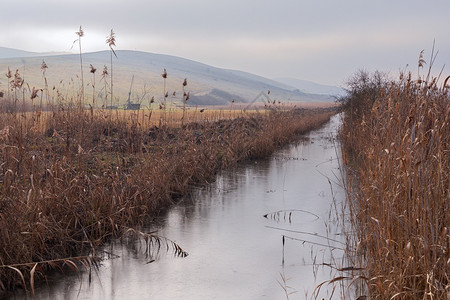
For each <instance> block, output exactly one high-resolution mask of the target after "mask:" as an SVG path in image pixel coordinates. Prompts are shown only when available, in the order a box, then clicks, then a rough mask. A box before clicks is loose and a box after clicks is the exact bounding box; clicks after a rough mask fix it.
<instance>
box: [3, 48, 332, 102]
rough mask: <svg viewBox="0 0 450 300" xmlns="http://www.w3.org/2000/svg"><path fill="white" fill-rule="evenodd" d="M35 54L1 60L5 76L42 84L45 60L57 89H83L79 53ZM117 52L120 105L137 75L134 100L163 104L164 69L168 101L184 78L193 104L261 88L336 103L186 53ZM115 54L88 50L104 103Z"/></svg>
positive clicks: (284, 97) (177, 97) (281, 97)
mask: <svg viewBox="0 0 450 300" xmlns="http://www.w3.org/2000/svg"><path fill="white" fill-rule="evenodd" d="M0 52H1V51H0ZM16 53H19V52H16ZM31 54H32V53H31ZM31 54H30V53H29V56H23V57H20V58H3V59H0V72H1V73H0V74H5V73H6V72H7V69H8V67H10V69H11V70H12V71H15V70H16V69H19V72H20V73H21V74H22V75H24V76H25V80H26V82H27V83H28V85H29V86H30V87H33V86H35V87H37V88H42V87H43V86H44V79H43V72H42V70H41V64H42V61H43V60H45V63H46V64H47V66H48V68H47V69H45V76H46V78H47V82H48V84H49V87H50V88H51V90H52V91H53V90H54V91H56V90H58V91H59V92H60V94H62V95H63V96H64V95H65V96H66V97H69V94H72V95H73V94H75V93H76V92H78V91H79V90H80V88H79V87H80V82H81V80H80V75H79V74H80V64H79V55H78V54H66V55H53V56H40V57H33V56H32V55H31ZM116 54H117V58H116V57H113V78H114V96H115V97H114V98H115V103H116V104H117V103H120V104H123V103H125V102H126V100H127V98H128V93H129V89H130V85H131V78H132V76H133V75H134V82H133V86H132V95H131V100H132V101H134V102H142V104H144V105H148V103H149V100H150V99H151V97H154V98H155V100H156V102H162V101H163V94H164V92H163V78H162V77H161V73H162V72H163V70H164V69H166V70H167V73H168V77H167V80H166V87H167V88H166V91H168V93H169V97H168V99H167V100H168V101H169V102H173V103H180V102H181V101H182V82H183V80H184V78H187V81H188V85H187V87H186V91H189V92H190V94H191V101H190V104H194V103H197V104H209V105H214V104H217V105H219V104H220V105H223V104H227V103H231V101H232V100H233V99H234V100H235V101H236V102H252V101H254V100H255V99H256V97H257V96H258V95H259V94H260V93H261V92H265V93H267V92H268V91H270V95H268V96H270V99H272V100H277V101H282V102H287V101H289V102H294V101H302V102H332V101H334V100H333V98H332V97H330V96H328V95H319V94H310V93H304V92H301V91H300V90H295V88H292V87H290V86H288V85H286V84H283V83H280V82H277V81H275V80H271V79H267V78H264V77H261V76H257V75H254V74H250V73H246V72H242V71H236V70H226V69H220V68H216V67H213V66H210V65H206V64H202V63H199V62H196V61H192V60H188V59H184V58H180V57H175V56H170V55H162V54H154V53H147V52H139V51H129V50H118V51H116ZM110 58H111V56H110V52H109V51H101V52H93V53H85V54H83V73H84V74H83V76H84V81H85V93H86V97H87V98H88V99H92V92H93V89H92V84H93V80H94V76H93V74H92V73H90V72H89V71H90V69H89V65H90V64H92V65H93V66H94V67H95V68H96V69H97V71H96V73H95V88H96V94H97V96H100V100H98V101H100V102H101V101H102V100H101V97H104V96H105V93H104V87H105V85H108V84H109V78H107V80H106V81H104V80H101V74H102V71H103V68H104V66H106V67H107V68H108V71H109V72H110ZM6 82H7V81H6V77H4V76H1V75H0V83H1V85H0V88H2V89H4V87H5V86H6ZM53 87H54V89H53ZM102 88H103V90H102ZM107 89H109V87H107ZM103 99H104V98H103ZM188 104H189V103H188Z"/></svg>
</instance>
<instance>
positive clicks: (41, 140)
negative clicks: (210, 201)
mask: <svg viewBox="0 0 450 300" xmlns="http://www.w3.org/2000/svg"><path fill="white" fill-rule="evenodd" d="M333 113H334V112H333V111H329V110H303V109H302V110H299V109H297V110H296V109H290V110H283V111H281V110H276V109H274V110H271V112H270V113H268V112H265V113H253V114H248V115H246V116H245V117H244V116H241V117H238V118H234V119H223V120H218V121H214V122H211V121H206V120H199V121H198V122H194V121H192V122H190V123H187V124H184V125H183V126H170V124H169V126H164V127H160V128H158V127H155V126H153V127H152V126H150V127H148V126H144V124H143V123H142V122H139V118H137V117H136V116H133V115H130V116H125V115H123V116H122V117H115V116H114V115H113V116H111V115H110V112H105V113H104V114H103V113H91V111H83V110H79V109H72V110H69V109H68V108H65V109H60V110H57V111H53V112H51V113H50V114H51V115H50V116H47V117H46V118H43V115H42V114H41V113H40V112H36V113H26V114H25V113H24V114H21V113H3V114H2V117H1V119H0V130H1V131H0V155H1V158H0V159H1V164H0V287H1V288H2V289H4V290H10V289H14V288H17V287H19V286H26V287H27V288H28V289H29V288H30V287H31V286H32V284H33V282H34V281H35V280H37V279H42V278H44V277H45V274H46V272H47V271H48V270H49V269H54V268H59V267H62V266H64V265H66V266H69V267H70V266H72V267H75V265H80V264H84V265H87V266H88V265H90V264H91V263H93V262H94V260H93V257H95V256H96V250H97V249H98V247H99V246H100V245H102V244H104V243H105V242H107V241H108V240H110V239H111V238H116V237H120V236H122V235H123V234H124V232H129V230H128V229H127V228H137V227H139V226H142V225H145V224H148V223H149V222H151V220H152V217H154V216H156V215H157V214H158V213H159V212H161V211H163V210H165V209H167V207H168V206H170V205H171V204H172V203H173V202H174V200H176V198H178V197H181V196H183V195H185V194H186V193H188V192H189V188H190V187H191V186H192V185H198V184H204V183H207V182H208V181H210V180H213V179H214V175H215V174H216V173H217V172H218V171H219V170H220V169H223V168H229V167H232V166H235V165H236V164H237V163H239V162H241V161H244V160H248V159H253V158H259V157H264V156H267V155H269V154H271V153H272V152H273V151H274V150H275V149H277V148H278V147H280V146H281V145H284V144H286V143H287V142H289V141H291V140H292V139H293V138H294V137H295V136H297V135H298V134H301V133H303V132H306V131H308V130H311V129H313V128H315V127H317V126H319V125H320V124H323V123H324V122H326V121H327V120H328V119H329V118H330V116H331V115H332V114H333Z"/></svg>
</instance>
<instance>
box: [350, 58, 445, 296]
mask: <svg viewBox="0 0 450 300" xmlns="http://www.w3.org/2000/svg"><path fill="white" fill-rule="evenodd" d="M419 64H420V62H419ZM419 66H420V65H419ZM428 78H429V77H428V76H427V78H419V79H418V80H413V79H412V76H411V74H402V75H400V78H399V80H396V81H390V80H389V79H387V77H386V76H385V75H383V74H381V73H374V74H372V75H371V74H367V73H365V72H360V73H359V74H357V75H356V76H355V78H353V80H352V81H351V82H350V89H349V94H348V96H347V97H346V98H344V99H343V100H344V101H343V104H344V108H345V117H344V120H343V126H342V129H341V139H342V142H343V160H344V163H345V165H346V166H347V184H346V186H347V192H348V196H349V200H350V217H351V222H352V227H353V230H354V232H353V234H354V235H351V236H349V237H348V239H349V246H350V252H349V254H350V255H349V259H350V262H351V263H352V264H353V266H352V267H351V268H350V271H352V272H353V273H355V271H354V270H361V268H362V270H363V271H362V272H361V273H359V274H353V278H354V279H355V280H354V281H352V284H355V282H362V283H363V288H364V289H363V291H361V290H360V293H361V295H364V297H366V296H367V297H368V298H369V299H450V280H449V279H450V278H449V276H450V272H449V271H450V250H449V249H450V228H449V225H450V194H449V188H450V176H449V174H450V101H449V100H450V99H449V91H448V86H446V83H447V82H448V78H447V80H446V81H445V83H444V85H443V86H438V84H437V79H431V78H429V79H428ZM361 297H362V296H361ZM364 299H366V298H364Z"/></svg>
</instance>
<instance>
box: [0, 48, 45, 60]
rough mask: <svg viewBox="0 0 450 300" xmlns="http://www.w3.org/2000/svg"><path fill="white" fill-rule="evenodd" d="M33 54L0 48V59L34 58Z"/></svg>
mask: <svg viewBox="0 0 450 300" xmlns="http://www.w3.org/2000/svg"><path fill="white" fill-rule="evenodd" d="M36 55H37V53H35V52H28V51H23V50H18V49H12V48H6V47H0V59H2V58H12V57H31V56H36Z"/></svg>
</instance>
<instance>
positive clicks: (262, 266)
mask: <svg viewBox="0 0 450 300" xmlns="http://www.w3.org/2000/svg"><path fill="white" fill-rule="evenodd" d="M338 124H339V119H338V117H334V118H333V119H332V121H331V122H330V123H329V124H328V125H326V126H325V127H323V128H321V129H320V130H317V131H315V132H312V133H311V134H309V135H307V137H305V138H304V139H303V140H302V141H300V142H298V143H297V144H295V145H292V146H290V147H288V148H286V149H284V150H281V151H279V152H277V153H276V154H275V155H273V156H272V157H271V158H269V159H266V160H260V161H256V162H251V163H248V164H245V165H244V166H241V167H240V168H238V169H236V170H232V171H225V172H223V173H221V174H220V175H219V176H218V177H217V179H216V181H215V182H214V183H212V184H211V185H210V186H208V187H206V188H202V189H198V190H195V191H194V192H193V194H192V195H191V196H190V197H188V198H186V199H183V200H182V201H181V202H180V203H178V204H177V205H176V206H175V207H173V208H172V209H171V210H170V211H169V212H168V213H167V215H165V216H164V217H163V218H162V219H161V221H160V224H159V225H158V227H157V228H156V229H158V230H159V231H158V233H159V235H162V236H166V237H168V238H170V239H171V240H173V241H175V242H177V243H178V244H180V245H181V246H182V247H183V249H184V250H186V251H187V252H188V253H189V256H188V257H186V258H179V257H174V256H173V255H172V254H171V253H170V252H169V253H165V252H164V253H159V255H158V257H156V260H155V261H154V262H152V263H148V261H149V258H148V257H145V255H143V254H142V251H140V249H139V245H137V246H136V247H129V246H122V245H120V244H115V245H113V252H114V253H115V254H117V255H119V256H120V258H116V259H108V260H105V261H103V263H102V267H101V268H100V269H99V271H98V272H97V274H93V276H92V282H91V283H90V284H89V280H88V277H89V276H88V274H84V273H82V274H79V275H71V276H64V277H63V278H57V279H55V278H53V279H52V281H54V282H52V283H51V284H50V286H49V287H41V288H39V289H38V291H37V292H38V294H37V298H38V299H129V300H131V299H286V295H285V291H284V290H283V288H282V286H285V285H287V286H289V287H291V288H288V289H287V292H296V293H294V294H292V295H291V296H290V299H306V298H310V297H311V296H312V292H313V290H314V288H315V287H316V286H317V285H318V284H319V283H321V282H323V281H325V280H329V279H331V278H333V273H332V272H331V269H330V268H329V267H327V266H323V265H322V266H320V264H322V263H333V260H338V261H340V259H341V257H342V256H343V252H342V250H340V247H342V245H341V243H340V241H341V240H342V239H343V238H342V237H341V235H339V232H340V231H341V227H340V225H337V224H336V222H335V219H336V217H335V212H333V209H332V207H333V206H334V205H336V204H337V205H339V203H341V202H342V200H343V198H344V193H343V191H342V190H341V189H340V188H339V186H338V185H336V184H334V183H333V182H338V181H339V180H340V172H339V170H338V162H337V158H336V156H337V152H338V150H336V148H335V147H334V144H333V143H334V141H333V138H332V136H333V135H335V133H336V127H337V125H338ZM329 179H330V181H331V182H332V184H333V187H332V188H331V186H330V183H329ZM265 215H266V217H264V216H265ZM152 229H155V228H152ZM283 236H285V238H284V247H283ZM326 237H328V239H326ZM283 258H284V264H283ZM283 278H285V280H286V281H287V282H285V283H284V281H283ZM285 287H286V286H285ZM331 288H332V286H329V285H324V287H323V288H322V290H321V293H320V296H319V297H318V299H321V298H322V297H324V298H325V299H329V298H330V293H331ZM336 293H337V294H339V293H338V292H336ZM14 298H15V299H18V298H20V296H15V297H14V296H13V299H14ZM334 298H336V299H338V298H339V296H338V295H336V296H334Z"/></svg>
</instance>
